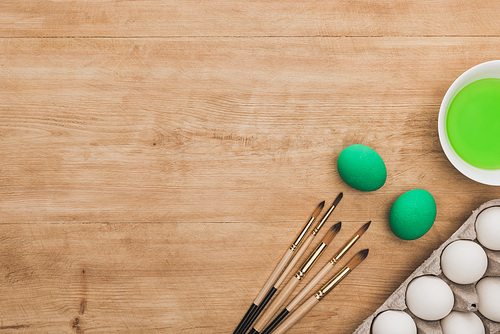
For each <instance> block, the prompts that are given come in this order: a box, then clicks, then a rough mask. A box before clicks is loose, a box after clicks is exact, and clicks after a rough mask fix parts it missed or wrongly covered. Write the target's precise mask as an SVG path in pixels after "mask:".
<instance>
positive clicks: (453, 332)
mask: <svg viewBox="0 0 500 334" xmlns="http://www.w3.org/2000/svg"><path fill="white" fill-rule="evenodd" d="M441 329H442V330H443V334H484V333H485V330H484V325H483V322H482V321H481V319H479V317H478V316H477V315H476V314H475V313H472V312H457V311H452V312H451V313H450V314H448V316H447V317H446V318H444V319H443V320H441Z"/></svg>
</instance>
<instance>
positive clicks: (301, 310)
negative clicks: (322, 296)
mask: <svg viewBox="0 0 500 334" xmlns="http://www.w3.org/2000/svg"><path fill="white" fill-rule="evenodd" d="M318 302H319V300H317V299H316V297H314V296H311V297H310V298H309V299H307V300H306V301H305V302H304V303H303V304H302V305H300V306H299V307H298V308H297V309H296V310H295V312H292V313H290V315H289V316H288V318H286V319H285V321H283V322H282V323H281V325H279V326H278V327H276V329H275V330H274V332H273V334H283V333H285V332H286V331H287V330H289V329H290V328H291V327H292V326H293V325H295V323H296V322H297V321H299V320H300V319H301V318H302V317H303V316H304V315H306V313H307V312H309V310H311V309H312V308H313V307H314V305H316V304H317V303H318Z"/></svg>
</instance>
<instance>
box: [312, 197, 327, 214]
mask: <svg viewBox="0 0 500 334" xmlns="http://www.w3.org/2000/svg"><path fill="white" fill-rule="evenodd" d="M324 206H325V201H323V202H321V203H319V204H318V206H317V207H316V209H314V212H313V214H312V217H314V218H316V217H317V216H318V215H319V213H320V212H321V210H323V207H324Z"/></svg>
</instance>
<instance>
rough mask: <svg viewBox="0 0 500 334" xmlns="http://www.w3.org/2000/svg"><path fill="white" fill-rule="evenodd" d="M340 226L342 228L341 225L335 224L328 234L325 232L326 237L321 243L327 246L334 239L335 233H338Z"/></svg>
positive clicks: (339, 223)
mask: <svg viewBox="0 0 500 334" xmlns="http://www.w3.org/2000/svg"><path fill="white" fill-rule="evenodd" d="M341 226H342V223H341V222H338V223H337V224H335V225H333V226H332V227H330V229H329V230H328V232H326V235H325V237H324V238H323V240H322V242H323V243H325V244H327V245H328V244H329V243H330V242H331V241H332V240H333V238H335V236H336V235H337V233H339V231H340V227H341Z"/></svg>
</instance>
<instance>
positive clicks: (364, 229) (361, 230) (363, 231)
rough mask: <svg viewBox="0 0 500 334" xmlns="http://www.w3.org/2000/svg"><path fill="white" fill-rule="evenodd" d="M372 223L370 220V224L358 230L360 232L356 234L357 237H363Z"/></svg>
mask: <svg viewBox="0 0 500 334" xmlns="http://www.w3.org/2000/svg"><path fill="white" fill-rule="evenodd" d="M371 223H372V221H371V220H370V221H369V222H368V223H366V224H364V225H363V226H361V228H360V229H359V230H358V232H356V234H357V235H359V236H362V235H363V233H365V232H366V230H367V229H368V227H370V225H371Z"/></svg>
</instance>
